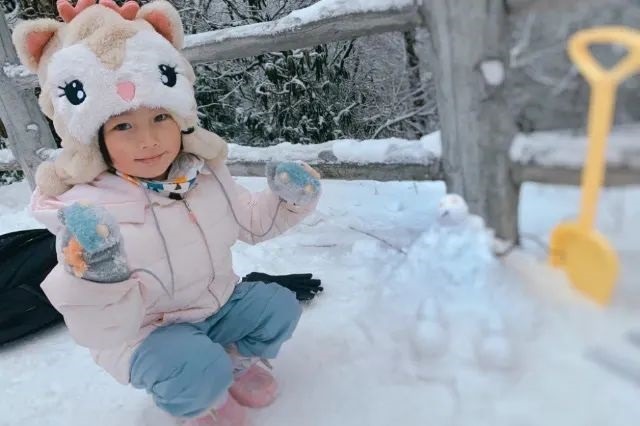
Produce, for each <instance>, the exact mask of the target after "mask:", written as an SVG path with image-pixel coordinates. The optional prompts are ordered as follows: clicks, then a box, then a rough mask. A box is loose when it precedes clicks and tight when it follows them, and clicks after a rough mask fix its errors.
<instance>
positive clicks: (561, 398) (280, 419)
mask: <svg viewBox="0 0 640 426" xmlns="http://www.w3.org/2000/svg"><path fill="white" fill-rule="evenodd" d="M241 181H242V182H243V183H244V184H246V185H247V186H249V187H250V188H252V189H258V188H260V187H262V185H263V184H264V183H263V181H262V180H259V179H242V180H241ZM443 192H444V189H443V186H442V184H440V183H413V182H404V183H374V182H335V181H334V182H326V183H325V193H324V198H323V200H322V202H321V204H320V207H319V212H318V214H316V215H315V216H313V217H311V218H310V219H309V220H307V221H306V222H305V223H304V224H303V225H301V226H300V227H298V228H297V230H295V231H294V232H291V233H289V234H286V235H285V236H283V237H281V238H279V239H277V240H274V241H272V242H269V243H266V244H263V245H261V246H255V247H249V246H246V245H238V246H237V249H236V257H235V262H236V266H237V270H238V272H239V273H245V272H249V271H252V270H259V271H265V272H271V273H291V272H303V271H313V272H314V273H315V274H316V275H317V276H319V277H320V278H322V280H323V282H324V285H325V289H326V290H325V294H324V295H323V296H322V297H321V298H320V299H318V300H317V301H316V302H315V303H313V304H312V305H310V306H308V307H307V308H306V310H305V313H304V315H303V318H302V321H301V323H300V326H299V329H298V331H297V334H296V335H295V336H294V339H293V340H292V341H291V342H290V343H289V344H287V345H286V346H285V348H284V350H283V352H282V354H281V356H280V357H279V359H278V360H277V361H276V362H275V363H274V364H275V372H276V374H277V377H278V379H279V382H280V385H281V391H282V392H281V397H280V399H279V400H278V401H277V403H276V404H275V405H273V406H272V407H270V408H268V409H264V410H262V411H259V412H258V411H256V412H254V413H253V414H252V417H253V421H254V425H260V426H288V425H292V426H293V425H303V426H343V425H344V426H355V425H369V426H391V425H406V426H422V425H434V426H440V425H442V426H448V425H456V426H457V425H474V426H483V425H491V426H501V425H505V426H507V425H508V426H529V425H530V426H534V425H535V426H538V425H558V426H573V425H575V426H585V425H587V426H588V425H594V426H595V425H598V426H600V425H608V426H623V425H624V426H627V425H628V426H632V425H633V426H635V425H636V424H637V422H638V419H639V418H640V404H638V401H640V386H638V385H634V384H633V383H632V382H631V381H629V380H625V379H624V378H619V377H617V376H615V375H613V374H611V373H609V372H607V371H605V370H604V369H602V368H600V367H598V366H595V365H594V364H593V363H592V362H590V361H588V360H587V359H586V357H585V356H584V353H585V351H586V350H587V349H588V348H589V347H591V346H592V345H606V346H607V347H609V348H610V349H611V350H613V351H614V352H616V353H621V354H626V355H628V356H629V357H631V356H635V359H636V360H638V362H639V363H640V351H637V352H636V353H635V354H634V350H633V349H631V348H630V347H629V346H628V344H627V343H626V342H625V340H624V338H623V336H624V334H625V333H626V332H627V331H628V330H630V329H633V328H639V327H640V315H638V312H640V286H639V285H638V279H637V276H638V273H639V272H640V266H638V265H640V238H638V236H639V235H640V188H635V189H633V188H632V189H626V190H610V191H608V192H607V194H606V195H605V197H604V199H603V202H602V205H603V209H602V211H601V214H600V217H599V219H600V226H601V228H602V229H603V230H604V231H605V232H606V234H607V235H608V236H609V237H611V238H612V240H613V241H614V243H615V245H616V247H617V248H618V249H619V250H620V253H621V256H622V258H623V266H624V276H623V279H622V280H621V283H620V286H619V288H618V291H617V293H616V296H615V298H614V303H613V305H612V306H611V307H610V308H608V309H606V310H603V309H600V308H597V307H595V306H593V305H592V304H590V303H589V302H586V301H584V300H583V299H582V298H581V297H579V296H578V295H577V294H576V293H575V292H573V291H572V290H571V289H570V288H569V286H568V284H567V282H566V281H565V280H564V279H563V277H562V275H561V274H559V273H558V272H555V271H552V270H550V269H548V268H547V267H546V266H545V264H544V252H543V250H542V249H541V248H539V247H538V246H537V245H536V244H534V243H533V242H530V241H527V244H526V245H525V250H524V251H520V252H515V253H513V254H512V255H510V256H508V257H507V258H505V259H503V260H502V261H501V262H500V263H497V264H493V263H491V262H490V261H488V260H487V258H486V257H484V256H483V254H486V253H485V251H483V250H484V249H483V248H482V247H480V246H479V244H481V240H482V239H481V238H475V239H474V238H471V239H465V238H467V237H464V236H461V235H453V236H451V238H445V237H443V235H442V230H441V229H439V228H437V227H434V226H435V223H434V217H435V213H436V208H437V203H438V200H439V198H440V197H441V196H442V195H443ZM27 198H28V193H27V188H26V186H25V185H23V184H17V185H12V186H9V187H3V188H0V200H2V202H1V203H0V232H2V233H4V232H9V231H12V230H16V229H25V228H28V227H30V226H34V225H35V223H34V222H33V221H32V220H30V219H29V218H28V217H27V216H26V214H25V212H24V206H25V204H26V202H27ZM577 201H578V192H577V190H576V189H575V188H561V187H544V186H537V185H529V186H526V187H525V189H524V193H523V203H522V215H521V216H522V217H521V219H522V228H523V231H524V232H526V233H527V234H533V235H537V236H539V237H540V238H542V239H543V240H545V239H546V237H547V235H548V231H549V230H550V229H551V228H552V227H553V226H554V225H555V224H556V223H557V222H558V221H559V220H561V219H563V218H567V217H571V216H573V215H574V214H575V208H576V206H577ZM361 231H365V232H368V233H371V234H374V235H376V236H379V237H381V238H383V239H384V240H386V241H387V242H389V243H390V244H391V245H392V246H394V247H395V248H392V247H390V246H388V245H386V244H384V243H381V242H380V241H378V240H376V239H374V238H371V237H370V236H367V235H365V234H364V233H362V232H361ZM479 235H480V234H479V233H478V234H477V235H476V237H478V236H479ZM434 241H436V242H437V241H444V242H443V243H442V244H444V246H443V245H442V244H440V243H434ZM401 251H402V252H404V253H401ZM459 256H463V259H464V260H463V261H461V260H457V261H456V259H460V257H459ZM472 267H473V268H475V269H473V268H472ZM452 271H453V272H455V274H449V275H448V273H449V272H452ZM483 281H484V282H485V283H484V285H482V282H483ZM632 281H634V282H632ZM456 283H457V284H456ZM633 284H635V288H634V286H633ZM0 389H2V394H1V397H0V425H2V426H5V425H7V426H9V425H10V426H18V425H20V426H36V425H38V426H39V425H47V426H62V425H64V426H80V425H82V426H85V425H87V424H91V425H92V426H112V425H116V424H119V425H140V424H142V420H141V419H142V417H143V416H148V415H150V413H153V408H152V404H151V402H150V400H149V398H148V397H147V396H146V395H145V394H144V393H142V392H139V391H136V390H133V389H130V388H126V387H122V386H120V385H118V384H116V383H115V382H114V381H113V380H112V379H110V378H109V377H108V376H107V375H106V374H104V373H102V372H101V371H100V370H99V369H98V368H97V367H95V366H94V364H93V362H92V361H91V359H90V357H89V355H88V353H87V352H85V350H83V349H82V348H79V347H77V346H75V345H74V344H73V342H72V341H71V340H70V338H69V336H68V335H67V333H66V331H65V330H64V328H63V327H59V328H57V329H55V330H52V331H48V332H45V333H43V334H41V335H39V336H36V337H34V338H31V339H28V340H26V341H24V342H21V343H18V344H14V345H10V346H8V347H3V348H0Z"/></svg>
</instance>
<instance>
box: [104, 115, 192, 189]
mask: <svg viewBox="0 0 640 426" xmlns="http://www.w3.org/2000/svg"><path fill="white" fill-rule="evenodd" d="M104 143H105V145H106V147H107V151H109V155H110V156H111V162H112V163H113V167H114V168H115V169H117V170H118V171H120V172H121V173H124V174H127V175H130V176H136V177H140V178H144V179H158V180H161V179H166V176H167V173H168V170H169V166H171V163H172V162H173V160H175V158H176V156H177V155H178V153H179V152H180V146H181V135H180V128H179V127H178V124H177V123H176V122H175V121H174V120H173V118H172V117H171V116H170V115H169V113H168V111H167V110H165V109H163V108H146V107H140V108H138V109H136V110H133V111H127V112H125V113H122V114H120V115H117V116H114V117H111V118H110V119H109V120H108V121H107V122H106V123H105V124H104Z"/></svg>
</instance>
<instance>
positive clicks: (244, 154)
mask: <svg viewBox="0 0 640 426" xmlns="http://www.w3.org/2000/svg"><path fill="white" fill-rule="evenodd" d="M440 154H441V148H440V132H436V133H433V134H431V135H427V136H424V137H423V138H422V139H421V140H419V141H408V140H404V139H382V140H380V139H377V140H368V141H358V140H337V141H331V142H325V143H322V144H317V145H293V144H290V143H282V144H279V145H276V146H271V147H267V148H253V147H247V146H240V145H234V144H232V145H231V146H230V150H229V161H228V162H227V164H228V165H229V168H230V170H231V173H232V174H234V175H236V176H264V171H265V165H266V163H267V162H268V161H271V160H277V161H287V160H291V161H295V160H302V161H306V162H307V163H309V164H311V165H312V166H313V167H315V168H317V169H318V170H319V171H320V173H322V176H323V177H324V178H328V179H346V180H357V179H363V180H377V181H392V180H443V179H444V173H443V170H442V161H441V159H440Z"/></svg>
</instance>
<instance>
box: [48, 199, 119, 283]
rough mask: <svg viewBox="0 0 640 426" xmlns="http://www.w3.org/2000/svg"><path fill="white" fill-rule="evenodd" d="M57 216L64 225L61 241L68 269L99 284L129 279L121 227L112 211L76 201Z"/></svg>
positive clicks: (66, 268) (65, 264)
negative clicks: (111, 213)
mask: <svg viewBox="0 0 640 426" xmlns="http://www.w3.org/2000/svg"><path fill="white" fill-rule="evenodd" d="M58 218H59V219H60V222H62V224H63V225H64V227H65V228H64V231H63V232H62V234H61V237H60V238H61V239H60V244H61V246H62V253H63V255H64V267H65V270H66V271H67V272H69V273H71V274H73V275H75V276H76V277H79V278H84V279H87V280H89V281H95V282H100V283H114V282H120V281H124V280H126V279H128V278H129V276H130V275H131V274H130V272H129V267H128V265H127V261H126V257H125V254H124V251H123V249H122V237H121V236H120V228H119V227H118V223H117V221H116V220H115V218H114V217H113V216H111V215H110V214H109V212H107V211H106V210H105V209H104V208H102V207H97V206H88V205H84V204H80V203H74V204H72V205H71V206H69V207H65V208H64V209H61V210H60V211H59V212H58Z"/></svg>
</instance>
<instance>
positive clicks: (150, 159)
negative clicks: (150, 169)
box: [136, 152, 166, 164]
mask: <svg viewBox="0 0 640 426" xmlns="http://www.w3.org/2000/svg"><path fill="white" fill-rule="evenodd" d="M164 154H166V152H163V153H161V154H158V155H155V156H153V157H147V158H138V159H137V160H136V161H138V162H140V163H143V164H153V163H155V162H156V161H158V160H159V159H160V158H162V157H163V156H164Z"/></svg>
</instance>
